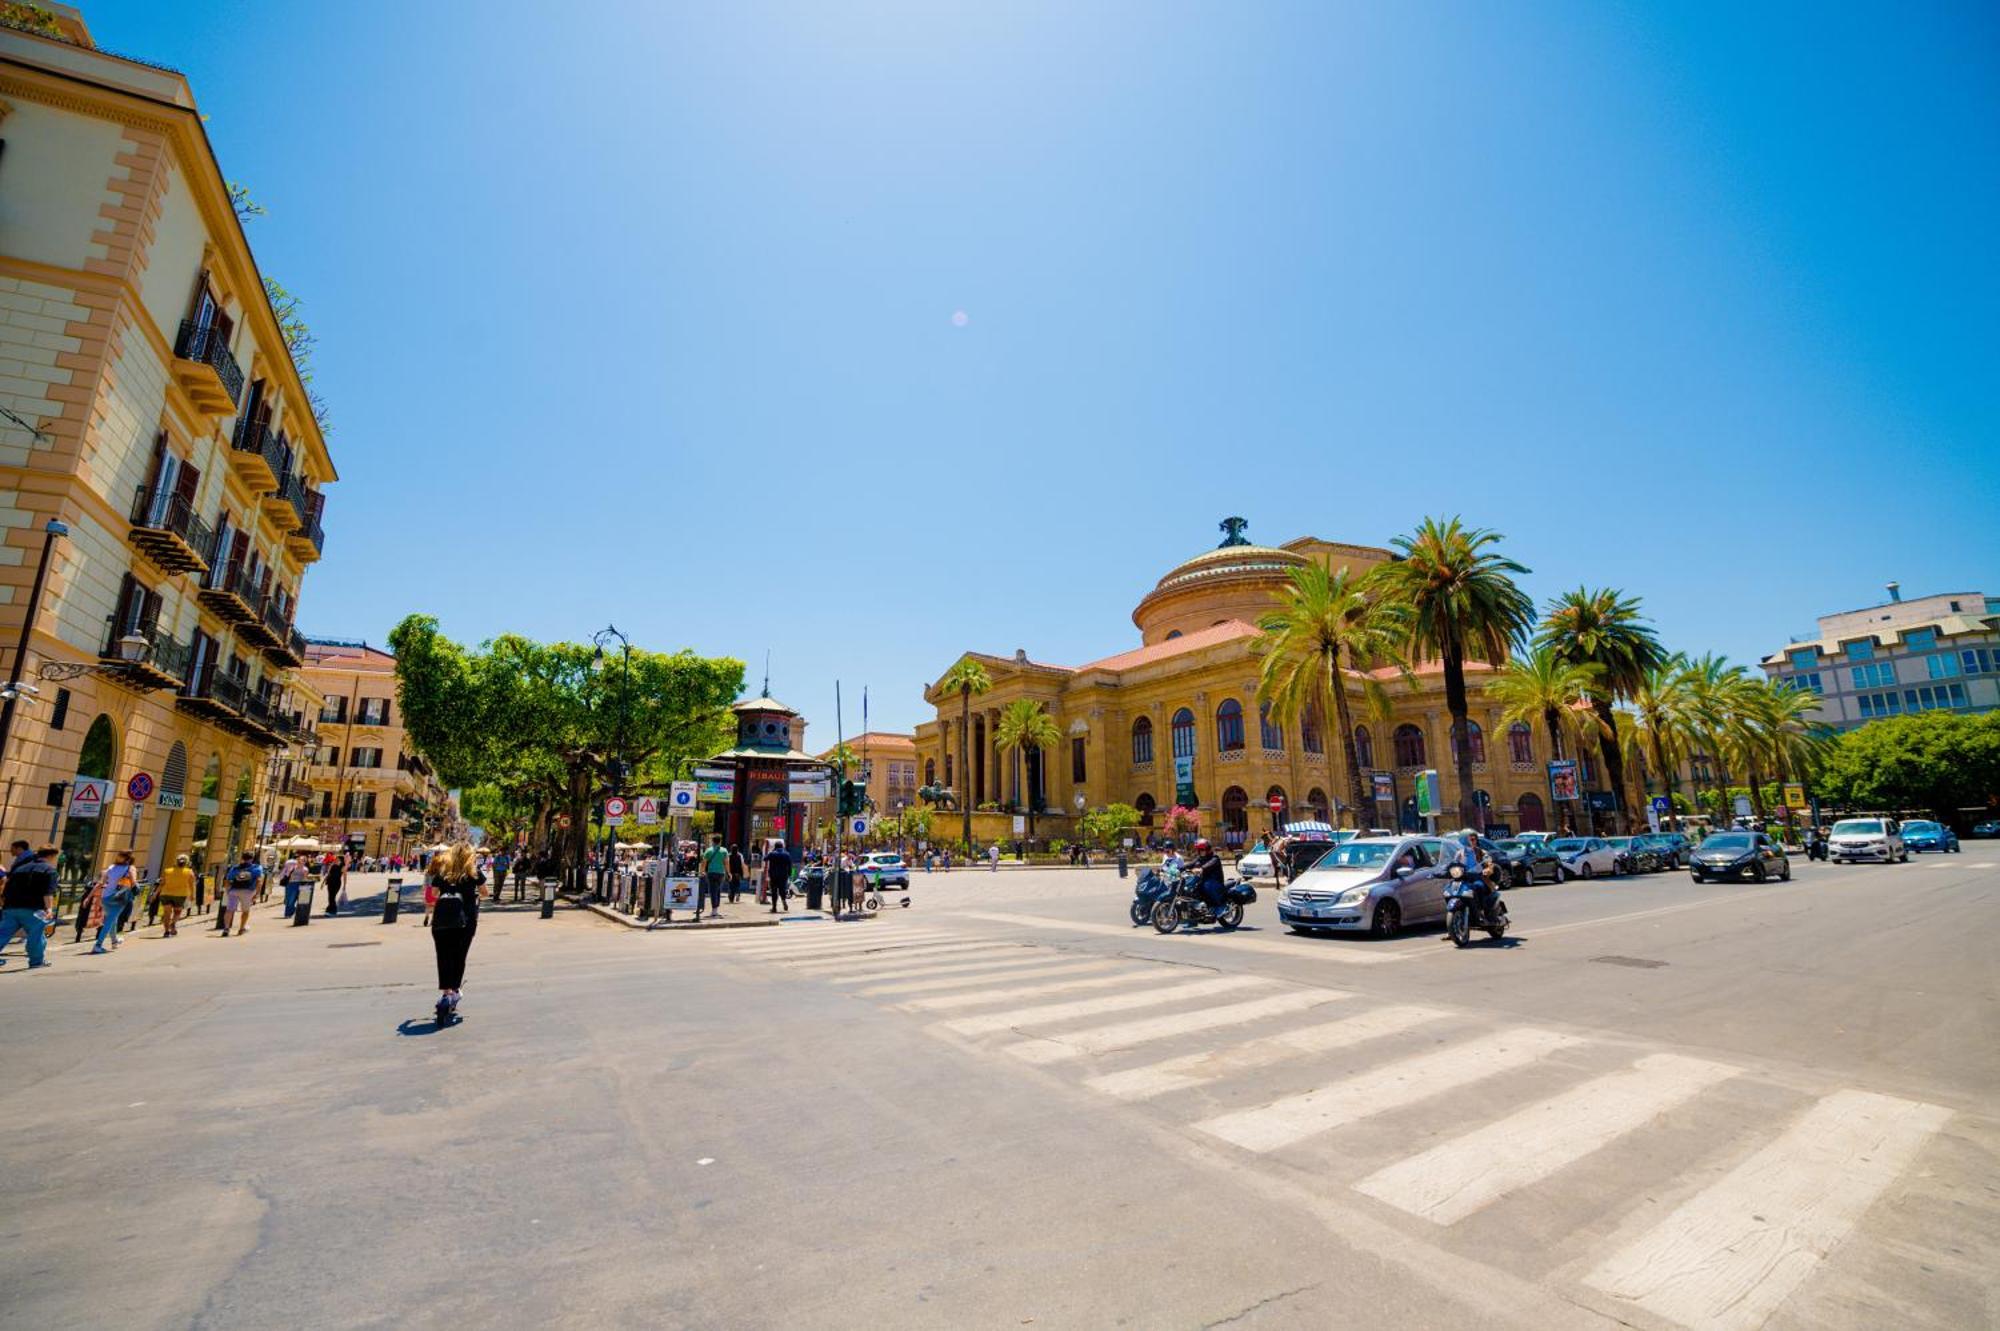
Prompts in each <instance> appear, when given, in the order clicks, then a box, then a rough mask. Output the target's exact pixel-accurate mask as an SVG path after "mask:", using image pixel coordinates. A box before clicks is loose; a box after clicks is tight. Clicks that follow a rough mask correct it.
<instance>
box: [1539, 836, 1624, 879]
mask: <svg viewBox="0 0 2000 1331" xmlns="http://www.w3.org/2000/svg"><path fill="white" fill-rule="evenodd" d="M1549 849H1550V850H1552V851H1554V852H1555V853H1556V855H1557V857H1558V858H1560V859H1561V860H1562V866H1563V871H1564V872H1565V873H1567V874H1569V876H1570V877H1572V878H1596V877H1598V876H1600V875H1601V876H1603V877H1605V878H1609V877H1611V876H1612V875H1614V874H1616V873H1617V872H1618V849H1617V847H1615V846H1613V845H1612V844H1611V843H1610V842H1609V841H1606V840H1605V839H1604V838H1603V837H1601V836H1566V837H1558V838H1557V839H1556V840H1554V841H1551V842H1549Z"/></svg>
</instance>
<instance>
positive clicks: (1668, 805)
mask: <svg viewBox="0 0 2000 1331" xmlns="http://www.w3.org/2000/svg"><path fill="white" fill-rule="evenodd" d="M1673 809H1674V802H1673V801H1672V800H1670V799H1668V798H1667V797H1666V796H1665V795H1655V796H1653V810H1654V812H1656V813H1672V812H1673Z"/></svg>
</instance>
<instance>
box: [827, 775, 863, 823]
mask: <svg viewBox="0 0 2000 1331" xmlns="http://www.w3.org/2000/svg"><path fill="white" fill-rule="evenodd" d="M834 807H835V808H836V809H837V810H838V811H839V813H840V816H841V817H842V818H851V817H853V816H854V815H855V814H857V813H861V812H862V811H864V810H865V809H866V808H867V807H868V788H867V787H866V786H864V785H862V784H861V783H860V782H859V781H847V780H843V781H842V782H841V783H840V801H839V803H838V804H836V805H835V806H834Z"/></svg>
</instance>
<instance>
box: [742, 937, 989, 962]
mask: <svg viewBox="0 0 2000 1331" xmlns="http://www.w3.org/2000/svg"><path fill="white" fill-rule="evenodd" d="M969 941H972V940H970V939H967V938H966V936H965V935H964V934H948V933H936V934H920V935H914V936H911V937H888V938H884V937H876V938H869V939H860V938H852V939H841V940H838V941H833V942H818V943H792V944H789V945H781V946H773V947H759V948H738V949H736V950H735V951H734V952H733V953H732V955H734V956H739V957H751V958H754V959H756V960H758V961H790V960H804V959H806V958H808V957H834V956H846V955H855V956H859V955H862V954H865V953H869V952H879V951H882V950H883V949H885V948H897V947H914V946H916V945H917V944H919V943H955V942H969Z"/></svg>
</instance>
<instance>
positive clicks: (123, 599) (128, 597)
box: [104, 573, 139, 653]
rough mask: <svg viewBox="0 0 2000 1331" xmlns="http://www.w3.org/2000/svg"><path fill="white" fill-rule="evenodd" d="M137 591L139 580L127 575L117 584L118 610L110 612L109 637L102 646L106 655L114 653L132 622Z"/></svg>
mask: <svg viewBox="0 0 2000 1331" xmlns="http://www.w3.org/2000/svg"><path fill="white" fill-rule="evenodd" d="M138 591H139V580H138V579H137V578H135V577H133V576H132V575H131V574H130V573H127V574H126V575H125V577H124V579H123V580H122V581H120V582H119V584H118V609H117V610H115V611H113V612H112V615H111V636H110V638H109V639H108V640H106V642H105V644H104V649H105V651H106V652H107V653H109V652H112V651H115V650H116V649H117V645H118V640H119V639H120V638H122V637H124V636H125V630H126V628H127V627H128V626H130V624H131V622H132V621H131V618H130V616H131V614H132V602H133V600H134V599H135V598H136V597H137V595H138Z"/></svg>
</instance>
